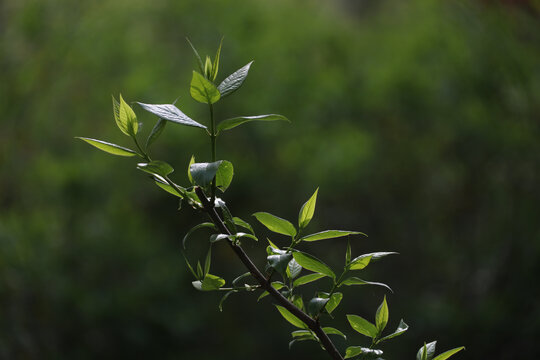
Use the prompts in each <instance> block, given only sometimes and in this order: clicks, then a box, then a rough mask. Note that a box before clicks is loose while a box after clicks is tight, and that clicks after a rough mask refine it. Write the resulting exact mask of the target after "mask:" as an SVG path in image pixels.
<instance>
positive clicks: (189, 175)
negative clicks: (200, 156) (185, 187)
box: [187, 155, 195, 185]
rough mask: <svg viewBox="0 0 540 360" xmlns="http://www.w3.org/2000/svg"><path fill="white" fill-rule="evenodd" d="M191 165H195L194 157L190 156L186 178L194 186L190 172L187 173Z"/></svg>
mask: <svg viewBox="0 0 540 360" xmlns="http://www.w3.org/2000/svg"><path fill="white" fill-rule="evenodd" d="M193 164H195V155H191V159H190V160H189V164H188V169H187V176H188V179H189V182H190V184H191V185H195V181H193V177H192V176H191V171H189V169H190V168H191V165H193Z"/></svg>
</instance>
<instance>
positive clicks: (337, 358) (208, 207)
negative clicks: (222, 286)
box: [195, 186, 343, 360]
mask: <svg viewBox="0 0 540 360" xmlns="http://www.w3.org/2000/svg"><path fill="white" fill-rule="evenodd" d="M195 193H196V194H197V196H198V197H199V200H201V203H202V205H203V208H204V211H205V212H206V213H207V214H208V216H210V219H211V220H212V222H213V223H214V225H216V227H217V228H218V230H219V231H220V232H221V233H223V234H228V235H234V234H232V233H231V231H229V229H228V228H227V226H226V225H225V224H224V223H223V220H221V218H220V217H219V215H218V213H217V212H216V209H215V207H214V204H212V203H211V202H210V201H208V198H207V197H206V195H205V194H204V192H203V190H202V189H201V188H200V187H198V186H197V187H196V188H195ZM227 243H228V244H229V246H230V247H231V249H232V250H233V251H234V252H235V254H236V255H237V256H238V258H239V259H240V261H242V263H243V264H244V265H245V267H246V268H247V269H248V270H249V272H250V273H251V275H252V276H253V277H254V278H255V280H257V282H258V283H259V284H260V285H261V287H262V288H263V289H264V290H266V291H268V293H269V294H270V295H271V296H273V297H274V299H275V300H276V301H277V302H278V303H279V304H280V305H281V306H283V307H284V308H286V309H287V310H289V311H290V312H291V313H292V314H293V315H294V316H296V317H297V318H299V319H300V320H302V321H303V322H304V323H305V324H306V325H307V326H308V327H309V328H310V329H311V330H312V331H313V332H314V333H315V334H316V335H317V337H318V338H319V340H320V341H321V343H322V345H323V346H324V349H325V350H326V351H327V352H328V354H329V355H330V356H331V357H332V359H334V360H343V357H342V356H341V354H340V353H339V351H338V350H337V349H336V347H335V346H334V343H332V340H330V338H329V337H328V335H327V334H326V333H325V332H324V331H323V329H322V327H321V325H320V323H319V322H318V321H316V320H314V319H313V318H311V317H310V316H309V315H308V314H306V313H305V312H303V311H302V310H300V309H299V308H298V307H297V306H295V305H294V304H293V303H292V302H290V301H289V300H288V299H287V298H286V297H284V296H283V295H282V294H281V293H280V292H279V291H277V290H276V289H274V287H273V286H272V285H271V284H270V282H269V281H268V280H267V279H266V277H265V276H264V275H263V273H261V271H260V270H259V269H258V268H257V266H256V265H255V264H254V263H253V261H251V259H250V258H249V256H248V255H247V254H246V252H245V251H244V249H243V248H242V247H241V246H240V245H236V244H235V243H233V242H231V241H227Z"/></svg>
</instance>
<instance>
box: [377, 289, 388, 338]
mask: <svg viewBox="0 0 540 360" xmlns="http://www.w3.org/2000/svg"><path fill="white" fill-rule="evenodd" d="M388 315H389V314H388V304H387V303H386V295H385V296H384V299H383V301H382V303H381V305H379V308H378V309H377V312H376V313H375V326H377V330H379V334H381V333H382V331H383V330H384V328H385V327H386V324H387V323H388Z"/></svg>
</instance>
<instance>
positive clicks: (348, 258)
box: [345, 240, 351, 265]
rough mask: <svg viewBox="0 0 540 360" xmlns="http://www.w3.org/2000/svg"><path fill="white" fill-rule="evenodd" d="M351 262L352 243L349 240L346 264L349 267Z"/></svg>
mask: <svg viewBox="0 0 540 360" xmlns="http://www.w3.org/2000/svg"><path fill="white" fill-rule="evenodd" d="M350 262H351V241H350V240H347V250H346V251H345V264H346V265H348V264H349V263H350Z"/></svg>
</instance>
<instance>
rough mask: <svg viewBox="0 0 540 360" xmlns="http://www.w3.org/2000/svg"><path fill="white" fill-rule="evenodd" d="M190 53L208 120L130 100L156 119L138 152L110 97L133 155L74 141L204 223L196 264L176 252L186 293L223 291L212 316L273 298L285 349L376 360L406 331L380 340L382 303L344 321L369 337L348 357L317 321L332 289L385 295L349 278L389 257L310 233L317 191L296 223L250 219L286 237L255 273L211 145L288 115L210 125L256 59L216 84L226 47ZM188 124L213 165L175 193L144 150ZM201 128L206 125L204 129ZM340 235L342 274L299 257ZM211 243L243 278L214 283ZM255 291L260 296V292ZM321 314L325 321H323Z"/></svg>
mask: <svg viewBox="0 0 540 360" xmlns="http://www.w3.org/2000/svg"><path fill="white" fill-rule="evenodd" d="M188 43H189V45H190V47H191V48H192V50H193V53H194V55H195V59H196V62H197V69H196V70H194V71H193V72H192V78H191V84H190V94H191V97H192V98H193V99H194V100H195V101H197V102H199V103H202V104H205V105H206V106H207V107H208V114H209V115H208V120H207V121H196V120H194V119H192V118H191V117H189V116H188V115H186V114H185V113H184V112H182V111H181V110H180V109H179V108H178V107H176V105H175V104H174V103H173V104H148V103H143V102H136V104H138V105H139V106H140V107H141V108H142V109H143V110H146V111H147V112H149V113H151V114H153V115H155V116H157V118H158V119H157V121H156V123H155V125H154V127H153V128H152V130H151V132H150V134H149V135H148V137H147V138H146V141H145V142H144V146H142V145H141V143H142V142H141V141H140V139H139V137H140V136H141V135H140V133H139V129H140V126H139V121H138V119H137V115H136V114H135V112H134V110H133V109H132V107H131V106H130V105H128V103H127V102H126V101H125V100H124V98H123V97H122V95H120V96H119V98H118V99H116V98H115V97H114V96H113V98H112V103H113V118H114V120H115V123H116V125H117V127H118V128H119V129H120V131H121V132H122V133H123V134H124V135H126V136H128V137H130V138H131V140H132V141H133V145H134V148H133V149H131V148H128V147H124V146H121V145H116V144H113V143H110V142H106V141H103V140H97V139H92V138H86V137H80V138H79V139H81V140H83V141H85V142H87V143H88V144H90V145H92V146H94V147H96V148H97V149H99V150H102V151H104V152H107V153H109V154H112V155H117V156H123V157H139V158H140V159H141V160H142V161H141V162H138V163H137V164H136V167H137V169H139V170H141V171H143V172H145V173H146V174H148V175H149V176H150V177H151V179H152V180H153V182H154V183H155V184H156V185H157V186H158V187H159V188H161V189H162V190H164V191H166V192H167V193H168V194H170V195H172V196H175V197H176V198H178V199H179V204H180V206H179V209H180V208H181V204H182V202H186V203H187V204H188V205H189V206H191V207H192V208H194V209H196V210H199V211H202V212H204V213H206V215H207V216H208V218H209V219H210V221H209V222H202V223H200V224H198V225H195V226H194V227H193V228H192V229H190V230H189V231H188V232H187V234H186V235H185V236H184V237H183V240H182V247H183V249H184V251H186V248H187V246H186V244H187V240H188V239H189V238H191V237H193V236H194V233H195V232H197V233H200V230H201V229H207V230H210V233H211V234H210V236H209V237H208V238H207V239H208V251H207V253H206V256H205V259H204V261H203V262H201V261H200V260H197V261H196V262H193V264H196V265H195V266H193V265H192V263H191V262H190V261H189V260H188V257H187V255H186V254H185V253H184V252H182V254H183V256H184V259H185V262H186V266H187V267H188V269H189V271H190V273H191V274H192V275H193V277H194V280H193V282H192V284H193V287H194V288H195V289H197V290H200V291H222V292H226V293H225V295H224V296H223V297H222V299H221V301H220V303H219V309H220V310H222V309H223V303H224V302H225V300H226V299H227V298H228V297H229V296H230V295H231V294H234V293H258V294H259V296H258V300H261V299H262V298H265V297H266V296H271V297H272V299H273V301H274V303H275V304H274V305H275V307H276V309H277V312H278V313H279V314H280V315H281V316H282V317H283V318H284V319H285V320H286V321H287V322H289V323H290V324H291V325H293V326H294V327H296V328H297V330H295V331H293V332H292V333H291V336H292V340H291V342H290V343H289V346H292V345H293V344H295V343H297V342H301V341H315V342H318V343H319V344H320V346H321V348H322V349H324V350H325V351H326V352H327V353H328V354H329V356H330V357H331V358H332V359H334V360H341V359H343V358H345V359H348V358H358V359H375V358H377V359H382V358H381V356H382V355H383V351H382V350H381V349H375V346H379V345H381V344H382V343H383V342H385V341H388V340H390V339H392V338H395V337H397V336H399V335H402V334H403V333H405V332H406V331H407V329H408V325H407V324H406V323H405V322H404V321H403V320H401V321H400V322H399V325H398V327H397V329H396V330H395V331H394V332H392V333H390V334H388V335H383V331H384V330H385V328H386V325H387V324H388V321H389V310H388V304H387V300H386V296H384V298H383V301H382V303H381V305H380V306H379V308H378V309H377V311H376V313H375V322H374V323H371V322H370V321H368V320H366V319H364V318H363V317H361V316H359V315H354V314H349V315H347V319H348V321H349V323H350V325H351V327H352V328H353V330H355V331H356V332H358V333H360V334H362V335H364V336H366V337H369V338H370V339H371V343H370V345H369V346H367V347H366V346H349V347H347V349H346V351H345V356H344V357H343V356H342V354H341V353H340V352H339V351H338V349H337V348H336V346H335V345H334V343H333V341H332V340H331V339H330V337H329V335H332V336H334V335H335V336H339V337H342V338H344V339H347V336H346V335H345V333H344V332H342V331H341V330H338V329H336V328H334V327H329V326H323V325H322V324H321V322H322V321H325V322H326V321H327V320H328V319H331V318H332V317H333V315H332V313H333V312H334V311H335V310H336V309H337V308H338V306H339V305H340V303H341V301H342V299H343V297H344V294H343V293H342V292H338V291H337V290H338V289H340V288H342V287H344V286H347V287H349V286H360V285H373V286H379V287H382V288H384V289H385V290H388V291H390V292H391V291H392V290H391V289H390V287H389V286H388V285H386V284H383V283H379V282H373V281H366V280H363V279H361V278H359V277H357V276H352V275H353V273H354V272H356V271H362V270H363V269H364V268H366V267H367V266H368V265H370V264H371V263H373V262H375V261H376V260H379V259H381V258H383V257H386V256H388V255H393V254H396V253H395V252H375V253H369V254H363V255H360V256H357V257H355V258H352V250H351V245H350V241H351V239H354V238H356V237H361V236H367V235H365V234H364V233H362V232H359V231H350V230H324V231H318V232H313V233H309V232H307V229H308V226H309V224H310V223H311V220H312V219H313V217H314V215H315V209H316V204H317V197H318V194H319V189H318V188H317V189H316V190H315V192H314V193H313V194H312V195H311V197H310V198H309V199H308V200H307V201H306V202H305V203H304V204H303V205H302V206H301V208H300V210H299V214H298V220H297V222H296V225H294V224H293V222H291V221H289V220H286V219H283V218H281V217H278V216H276V215H273V214H271V213H269V212H262V211H261V212H255V213H254V214H253V216H254V217H255V219H256V220H257V221H258V222H259V223H260V224H262V225H263V226H264V227H265V228H266V229H267V230H269V231H270V232H272V233H274V234H276V236H285V237H287V238H288V239H289V243H288V245H287V246H284V247H282V248H280V247H279V246H277V245H275V244H274V242H273V241H272V240H270V239H268V244H269V245H268V246H267V247H266V253H267V257H266V263H265V270H264V271H261V270H260V269H259V268H258V267H257V266H256V265H255V264H254V263H253V261H252V260H251V259H250V257H249V256H248V255H247V253H246V252H245V251H244V250H243V248H242V242H243V241H258V240H259V238H258V236H257V235H256V233H255V231H254V229H253V226H252V225H251V224H250V223H248V222H247V221H245V220H242V219H241V218H239V217H237V216H234V215H233V214H232V213H231V211H230V210H229V208H228V206H227V204H226V202H225V201H224V200H223V199H222V196H223V195H224V193H225V192H226V190H227V189H228V188H229V186H230V185H231V183H232V180H233V177H234V167H233V164H232V162H230V161H228V160H224V159H221V160H219V159H218V156H217V138H218V137H219V136H220V135H221V134H222V133H223V132H224V131H229V130H232V129H235V128H237V127H239V126H241V125H243V124H246V123H249V122H254V121H264V122H270V121H287V122H288V121H289V120H288V119H287V118H286V117H284V116H282V115H278V114H265V115H254V116H236V117H232V118H229V119H224V120H222V121H219V122H218V121H217V119H216V116H215V111H214V110H215V109H214V107H215V106H216V104H217V103H218V102H219V101H221V100H222V99H224V98H225V97H227V96H230V95H232V94H234V93H235V92H237V91H238V90H239V89H240V88H241V87H242V85H243V84H244V82H245V80H246V78H247V76H248V74H249V71H250V68H251V66H252V64H253V61H250V62H248V63H247V64H246V65H245V66H243V67H241V68H240V69H238V70H237V71H235V72H233V73H232V74H230V75H229V76H227V77H225V78H224V79H223V80H222V81H221V82H220V83H219V84H218V83H216V79H217V77H218V74H219V66H220V57H221V48H222V44H223V39H221V42H220V44H219V47H218V49H217V51H216V54H215V55H214V57H213V60H212V58H211V57H210V56H206V58H205V61H204V62H203V59H202V57H201V56H200V54H199V52H198V51H197V49H196V48H195V46H193V44H192V43H191V42H190V41H189V40H188ZM169 122H171V123H174V124H176V125H182V126H190V127H195V128H198V129H202V130H204V133H206V135H207V136H208V137H209V139H210V142H209V145H210V156H209V157H210V161H209V162H197V161H196V158H195V156H192V157H191V160H190V162H189V164H188V166H187V168H188V179H189V183H188V184H185V185H184V186H181V185H179V184H177V183H176V182H174V181H173V180H172V179H171V177H172V174H173V172H174V168H173V166H172V165H170V164H169V163H167V162H166V161H163V160H157V159H153V158H152V157H151V156H150V150H151V149H152V146H153V145H154V144H155V142H156V141H157V140H158V139H159V137H160V135H161V134H162V133H163V131H164V129H165V127H166V124H167V123H169ZM205 123H206V125H205ZM341 237H347V238H348V241H347V248H346V250H345V264H344V267H343V269H342V271H341V273H340V274H339V276H338V275H336V273H335V272H334V270H332V268H331V267H330V266H328V265H327V264H326V263H324V262H323V261H322V260H320V259H318V258H317V257H315V256H313V255H312V254H310V253H308V252H306V251H305V250H302V251H301V250H299V249H298V247H299V246H300V245H304V246H307V245H312V244H313V243H315V242H319V241H323V240H332V239H336V238H341ZM217 243H226V244H228V246H229V247H230V248H231V249H232V250H233V252H234V253H235V254H236V255H237V257H238V259H239V260H240V262H241V263H242V264H243V265H244V266H245V267H246V269H247V270H248V271H247V272H245V273H244V274H242V275H240V276H238V277H237V278H235V279H234V280H233V281H232V283H231V285H230V286H225V284H226V283H227V282H226V280H225V279H224V278H222V277H221V276H218V275H215V274H212V273H211V268H212V266H211V263H212V253H213V250H212V249H213V247H214V246H216V244H217ZM275 274H279V275H281V281H274V280H272V277H273V276H274V275H275ZM323 279H329V280H330V282H331V283H330V284H331V285H330V288H329V290H327V291H322V290H318V291H316V292H315V295H314V296H311V297H306V298H310V299H309V300H308V301H307V302H304V296H305V292H304V293H302V290H303V289H304V287H303V286H304V285H306V284H313V283H315V282H319V281H320V280H323ZM258 290H261V291H262V293H260V292H258ZM325 315H327V316H325ZM435 343H436V342H431V343H429V344H424V346H423V347H422V348H420V350H419V351H418V354H417V357H416V359H417V360H444V359H447V358H449V357H450V356H452V355H454V354H455V353H457V352H459V351H460V350H462V349H463V348H462V347H461V348H456V349H453V350H450V351H447V352H444V353H442V354H440V355H438V356H437V357H434V353H435Z"/></svg>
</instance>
